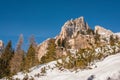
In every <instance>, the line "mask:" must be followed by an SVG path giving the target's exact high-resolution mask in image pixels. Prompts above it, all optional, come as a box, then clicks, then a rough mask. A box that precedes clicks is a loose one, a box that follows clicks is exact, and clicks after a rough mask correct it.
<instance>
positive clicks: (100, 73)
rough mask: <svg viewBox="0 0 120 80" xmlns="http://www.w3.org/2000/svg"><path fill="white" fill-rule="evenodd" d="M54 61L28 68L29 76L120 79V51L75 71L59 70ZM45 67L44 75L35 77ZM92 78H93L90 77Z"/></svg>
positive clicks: (49, 79)
mask: <svg viewBox="0 0 120 80" xmlns="http://www.w3.org/2000/svg"><path fill="white" fill-rule="evenodd" d="M55 64H56V61H53V62H50V63H48V64H44V65H39V66H36V67H34V68H32V69H31V70H30V72H29V73H28V76H29V77H33V78H34V79H35V80H120V53H118V54H116V55H111V56H109V57H107V58H105V59H104V60H103V61H100V62H97V63H96V64H95V65H94V66H95V67H94V68H93V69H88V70H78V71H77V72H76V71H74V72H70V71H68V70H63V71H60V70H58V68H55ZM43 67H46V69H47V70H46V71H47V72H46V74H45V75H44V76H40V77H35V75H36V74H38V73H40V72H41V71H40V70H41V68H43ZM24 76H25V74H23V73H21V72H20V73H18V74H17V75H15V76H14V78H20V79H21V80H22V79H23V77H24ZM92 78H94V79H92Z"/></svg>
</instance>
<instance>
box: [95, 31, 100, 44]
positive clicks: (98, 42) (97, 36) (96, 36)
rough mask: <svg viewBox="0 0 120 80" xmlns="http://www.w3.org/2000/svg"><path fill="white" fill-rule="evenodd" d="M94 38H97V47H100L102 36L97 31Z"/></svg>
mask: <svg viewBox="0 0 120 80" xmlns="http://www.w3.org/2000/svg"><path fill="white" fill-rule="evenodd" d="M94 38H95V44H96V45H97V46H99V44H100V35H99V34H98V31H96V33H95V37H94Z"/></svg>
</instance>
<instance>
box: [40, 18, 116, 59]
mask: <svg viewBox="0 0 120 80" xmlns="http://www.w3.org/2000/svg"><path fill="white" fill-rule="evenodd" d="M111 35H114V33H113V32H112V31H110V30H107V29H105V28H103V27H101V26H95V30H92V29H91V28H90V27H89V25H88V23H87V22H86V21H85V20H84V17H83V16H82V17H79V18H76V19H74V20H73V19H71V20H68V21H67V22H65V24H64V25H63V26H62V28H61V32H60V34H58V35H57V36H56V37H55V38H54V39H48V40H46V41H44V42H43V43H41V44H40V45H38V58H39V60H40V59H41V57H42V56H44V55H45V54H46V53H47V51H48V47H49V45H50V44H51V42H50V41H51V40H52V42H53V43H54V44H55V51H56V53H57V55H66V54H67V53H68V51H69V52H70V53H76V52H77V51H78V50H79V49H85V48H93V47H96V46H98V45H99V46H103V45H107V44H109V42H108V41H109V39H110V36H111ZM115 36H116V35H114V37H115Z"/></svg>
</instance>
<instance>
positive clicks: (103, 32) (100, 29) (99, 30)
mask: <svg viewBox="0 0 120 80" xmlns="http://www.w3.org/2000/svg"><path fill="white" fill-rule="evenodd" d="M96 32H97V33H98V34H100V35H101V36H104V37H109V36H110V35H113V34H114V33H113V32H112V31H110V30H107V29H105V28H103V27H101V26H99V25H97V26H95V33H96Z"/></svg>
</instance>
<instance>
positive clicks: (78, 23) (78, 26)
mask: <svg viewBox="0 0 120 80" xmlns="http://www.w3.org/2000/svg"><path fill="white" fill-rule="evenodd" d="M88 29H89V26H88V24H87V23H86V22H85V21H84V18H83V17H80V18H77V19H75V20H70V21H67V22H66V23H65V24H64V25H63V27H62V29H61V32H60V35H59V36H57V37H56V42H57V41H58V39H60V40H64V39H65V38H67V39H70V38H72V37H74V36H76V35H77V33H78V32H81V31H86V30H88Z"/></svg>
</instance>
